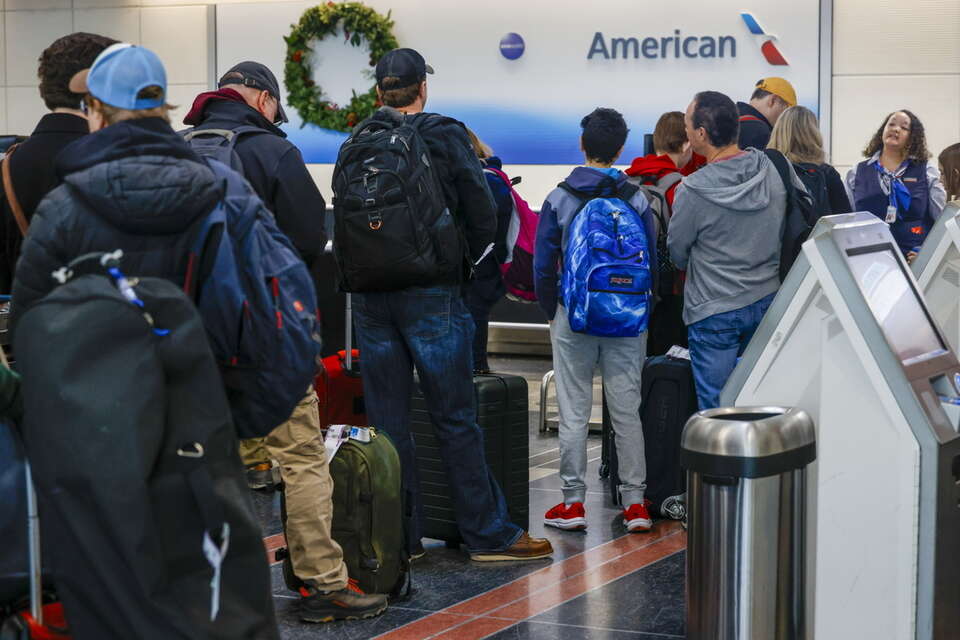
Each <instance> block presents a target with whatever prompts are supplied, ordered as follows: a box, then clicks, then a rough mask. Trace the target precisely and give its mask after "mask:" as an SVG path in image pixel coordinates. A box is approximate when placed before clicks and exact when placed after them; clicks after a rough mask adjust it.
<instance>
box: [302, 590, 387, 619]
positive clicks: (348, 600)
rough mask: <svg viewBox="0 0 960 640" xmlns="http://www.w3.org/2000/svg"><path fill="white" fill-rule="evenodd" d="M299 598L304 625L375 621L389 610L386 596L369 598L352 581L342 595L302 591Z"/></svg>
mask: <svg viewBox="0 0 960 640" xmlns="http://www.w3.org/2000/svg"><path fill="white" fill-rule="evenodd" d="M300 596H301V597H300V619H301V620H302V621H304V622H333V621H334V620H360V619H363V618H375V617H376V616H378V615H380V614H381V613H383V612H384V611H386V609H387V596H385V595H382V594H376V593H375V594H369V595H368V594H366V593H364V592H363V591H361V590H360V587H358V586H357V583H356V582H354V581H353V580H349V581H348V582H347V586H346V587H345V588H343V589H341V590H340V591H331V592H329V593H324V592H323V591H319V590H317V589H315V588H313V587H301V588H300Z"/></svg>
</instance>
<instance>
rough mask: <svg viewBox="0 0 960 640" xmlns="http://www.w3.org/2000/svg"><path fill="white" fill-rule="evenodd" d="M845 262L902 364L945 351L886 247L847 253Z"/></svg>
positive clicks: (916, 297)
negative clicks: (847, 263)
mask: <svg viewBox="0 0 960 640" xmlns="http://www.w3.org/2000/svg"><path fill="white" fill-rule="evenodd" d="M847 259H848V260H849V262H850V268H851V269H852V271H853V275H854V277H855V278H856V279H857V282H858V283H859V284H860V288H861V289H862V290H863V293H864V296H865V297H866V298H867V304H868V305H870V310H871V311H873V315H874V316H875V317H876V318H877V322H879V323H880V327H881V328H882V329H883V333H884V334H885V335H886V336H887V342H889V343H890V346H891V347H893V350H894V352H895V353H896V354H897V357H899V358H900V360H901V361H902V362H903V363H904V364H910V363H911V362H913V361H916V360H920V359H923V358H925V357H927V356H929V355H932V354H935V353H940V352H942V351H945V350H946V346H945V345H944V344H943V342H941V341H940V337H939V334H938V333H937V331H936V330H935V329H934V327H933V323H932V321H931V320H930V317H929V315H928V314H927V311H926V309H925V307H924V305H923V301H922V300H921V299H920V296H919V294H918V293H917V291H916V289H915V288H914V287H913V284H912V283H911V282H910V279H909V278H908V277H907V274H906V273H905V272H904V271H903V267H902V266H901V264H900V261H899V260H897V258H896V256H895V255H894V254H893V249H892V247H891V246H890V245H883V246H882V247H864V248H861V249H853V250H848V251H847Z"/></svg>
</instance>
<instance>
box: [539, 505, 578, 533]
mask: <svg viewBox="0 0 960 640" xmlns="http://www.w3.org/2000/svg"><path fill="white" fill-rule="evenodd" d="M543 524H545V525H549V526H551V527H556V528H557V529H564V530H566V531H577V530H580V529H586V528H587V513H586V511H585V510H584V508H583V503H582V502H574V503H573V504H571V505H570V506H567V505H565V504H564V503H562V502H561V503H560V504H558V505H557V506H555V507H554V508H553V509H550V511H547V513H546V514H544V516H543Z"/></svg>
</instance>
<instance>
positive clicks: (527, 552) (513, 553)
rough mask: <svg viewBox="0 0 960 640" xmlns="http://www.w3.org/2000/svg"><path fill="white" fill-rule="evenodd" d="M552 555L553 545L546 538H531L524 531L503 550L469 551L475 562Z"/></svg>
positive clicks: (535, 558)
mask: <svg viewBox="0 0 960 640" xmlns="http://www.w3.org/2000/svg"><path fill="white" fill-rule="evenodd" d="M551 555H553V545H551V544H550V541H549V540H547V539H546V538H531V537H530V534H529V533H527V532H526V531H524V532H523V533H522V534H520V537H519V538H518V539H517V541H516V542H514V543H513V544H512V545H510V546H509V547H507V548H506V549H504V550H503V551H485V552H482V553H471V554H470V559H471V560H476V561H477V562H498V561H501V560H539V559H540V558H549V557H550V556H551Z"/></svg>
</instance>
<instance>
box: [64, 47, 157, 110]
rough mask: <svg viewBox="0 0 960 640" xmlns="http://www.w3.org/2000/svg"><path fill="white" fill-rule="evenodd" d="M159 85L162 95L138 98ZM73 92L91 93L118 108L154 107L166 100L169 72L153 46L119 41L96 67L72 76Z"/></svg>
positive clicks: (100, 58) (71, 86)
mask: <svg viewBox="0 0 960 640" xmlns="http://www.w3.org/2000/svg"><path fill="white" fill-rule="evenodd" d="M152 86H158V87H161V88H162V89H163V93H164V95H163V96H161V97H159V98H138V97H137V94H138V93H140V91H142V90H143V89H145V88H147V87H152ZM70 91H72V92H74V93H84V94H86V93H89V94H90V95H92V96H93V97H94V98H96V99H97V100H100V101H101V102H103V103H104V104H108V105H110V106H111V107H116V108H118V109H130V110H131V111H137V110H141V109H154V108H156V107H160V106H163V104H164V103H165V102H166V93H167V72H166V70H165V69H164V68H163V63H162V62H160V58H159V57H158V56H157V54H155V53H154V52H153V51H150V49H146V48H144V47H138V46H136V45H132V44H129V43H126V42H119V43H117V44H114V45H111V46H109V47H107V48H106V49H104V50H103V51H102V52H101V53H100V55H98V56H97V58H96V60H94V61H93V66H91V67H90V68H89V69H84V70H83V71H80V72H78V73H76V74H75V75H74V76H73V77H72V78H71V79H70Z"/></svg>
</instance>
